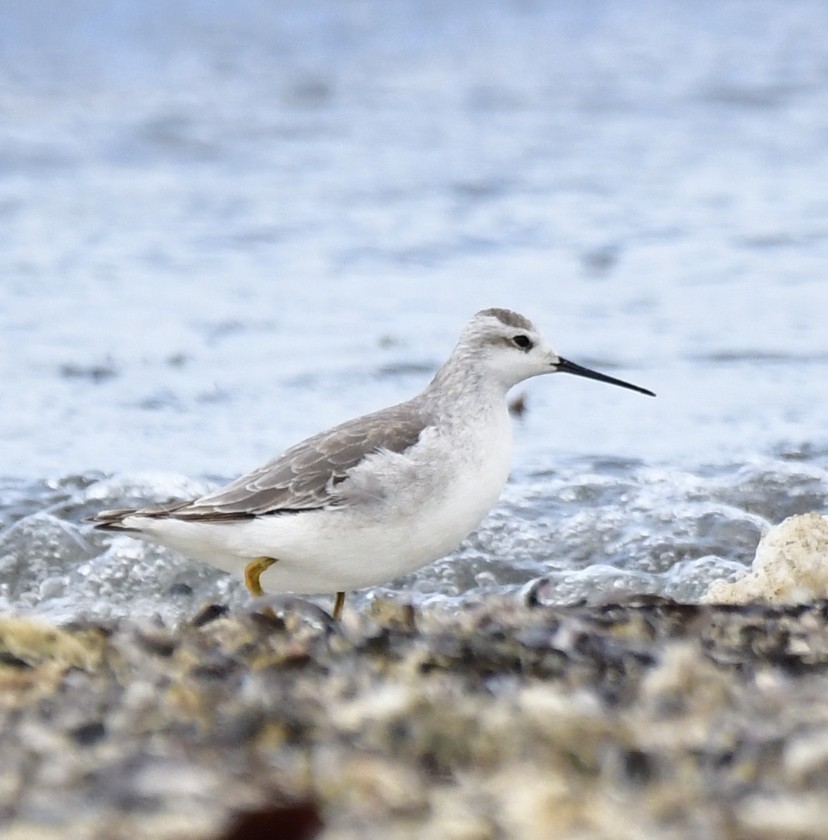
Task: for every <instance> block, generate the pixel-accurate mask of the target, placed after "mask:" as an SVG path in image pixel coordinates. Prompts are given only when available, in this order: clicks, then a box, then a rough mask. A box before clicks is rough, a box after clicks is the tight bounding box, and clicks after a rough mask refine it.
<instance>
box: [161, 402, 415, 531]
mask: <svg viewBox="0 0 828 840" xmlns="http://www.w3.org/2000/svg"><path fill="white" fill-rule="evenodd" d="M428 425H429V418H428V417H426V416H424V415H423V414H421V413H419V412H418V411H416V410H415V409H414V407H413V406H412V405H411V404H410V403H402V404H400V405H397V406H392V407H391V408H386V409H383V410H382V411H378V412H375V413H374V414H368V415H366V416H364V417H359V418H357V419H355V420H350V421H348V422H347V423H343V424H342V425H340V426H336V427H335V428H333V429H331V430H329V431H327V432H322V433H321V434H318V435H315V436H314V437H311V438H308V439H307V440H305V441H303V442H302V443H299V444H296V445H295V446H292V447H291V448H290V449H288V450H286V451H285V452H284V453H283V454H282V455H280V456H279V457H278V458H275V459H274V460H272V461H270V462H268V463H267V464H265V465H264V466H262V467H259V468H258V469H255V470H253V471H252V472H250V473H247V474H246V475H243V476H241V477H240V478H237V479H236V480H235V481H233V482H232V483H230V484H228V485H227V486H225V487H223V488H221V489H219V490H216V491H215V492H214V493H210V494H209V495H207V496H203V497H202V498H200V499H196V500H195V501H193V502H191V503H189V504H186V505H185V506H183V507H176V508H174V509H172V510H168V511H164V512H159V514H158V515H161V516H165V517H166V516H171V517H175V518H176V519H189V520H200V521H210V520H214V521H221V520H231V519H244V518H249V517H251V516H261V515H263V514H270V513H287V512H290V511H300V510H313V509H319V508H330V507H337V506H340V505H341V504H342V503H343V497H342V496H341V495H339V494H338V493H337V487H338V486H340V485H342V484H343V483H344V482H345V479H347V477H348V473H349V472H350V471H351V470H352V469H353V468H354V467H356V466H357V465H358V464H359V463H360V462H361V461H362V460H363V459H364V458H365V457H366V456H367V455H370V454H372V453H374V452H379V451H381V450H389V451H391V452H397V453H402V452H405V451H406V450H407V449H409V448H410V447H412V446H414V444H416V443H417V441H418V440H419V438H420V434H421V433H422V432H423V430H424V429H425V428H426V427H427V426H428ZM150 515H152V514H150Z"/></svg>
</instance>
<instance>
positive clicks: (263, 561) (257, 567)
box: [244, 557, 277, 598]
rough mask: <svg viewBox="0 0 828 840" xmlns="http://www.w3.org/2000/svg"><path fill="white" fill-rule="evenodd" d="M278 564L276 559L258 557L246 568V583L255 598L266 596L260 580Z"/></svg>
mask: <svg viewBox="0 0 828 840" xmlns="http://www.w3.org/2000/svg"><path fill="white" fill-rule="evenodd" d="M276 562H277V561H276V558H274V557H257V558H256V559H255V560H251V561H250V562H249V563H248V564H247V565H246V566H245V567H244V583H245V585H246V586H247V589H248V591H249V592H250V594H251V595H252V596H253V597H254V598H258V597H260V596H261V595H264V589H262V585H261V584H260V583H259V578H260V577H261V576H262V574H264V572H266V571H267V570H268V569H269V568H270V567H271V566H272V565H273V564H274V563H276Z"/></svg>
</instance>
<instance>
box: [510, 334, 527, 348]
mask: <svg viewBox="0 0 828 840" xmlns="http://www.w3.org/2000/svg"><path fill="white" fill-rule="evenodd" d="M512 343H513V344H514V345H515V346H516V347H520V349H521V350H531V349H532V339H531V338H529V336H528V335H523V333H520V334H519V335H516V336H515V337H514V338H513V339H512Z"/></svg>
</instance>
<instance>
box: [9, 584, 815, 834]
mask: <svg viewBox="0 0 828 840" xmlns="http://www.w3.org/2000/svg"><path fill="white" fill-rule="evenodd" d="M280 606H281V607H282V609H277V610H276V612H275V613H274V614H267V613H262V612H260V613H253V612H250V613H241V614H231V613H230V612H228V611H227V610H226V609H225V608H223V607H221V606H220V605H211V606H208V607H205V608H204V609H203V610H201V612H200V613H199V614H198V615H196V616H194V617H193V619H192V620H191V621H190V622H188V623H186V624H183V625H181V626H178V627H175V628H170V627H165V626H163V625H162V624H161V623H160V622H154V621H152V620H148V619H141V620H135V621H121V622H116V623H108V624H95V623H83V624H75V625H69V626H65V627H60V628H58V627H53V626H50V625H47V624H44V623H41V622H36V621H34V620H31V619H27V618H22V617H4V618H0V721H2V726H0V835H2V837H3V838H5V840H23V838H26V840H29V839H31V840H35V838H37V840H49V838H66V837H72V838H74V839H75V840H85V838H90V840H92V839H94V840H98V838H101V840H102V839H103V838H107V839H109V838H112V840H117V838H124V840H126V838H130V840H141V838H153V840H172V838H182V840H183V838H187V839H188V840H200V839H201V838H204V840H207V838H211V840H212V838H236V840H238V838H256V837H280V838H281V837H283V838H302V837H315V836H319V837H323V838H326V839H327V838H330V840H334V838H335V839H336V840H356V839H357V838H364V837H368V836H370V837H383V838H445V839H446V840H452V838H456V839H457V840H478V838H480V840H487V839H488V838H491V840H494V838H526V839H527V840H534V838H538V840H540V838H550V837H556V838H557V837H560V838H569V837H571V838H579V840H584V839H586V840H589V838H614V840H619V838H622V839H623V838H630V839H631V840H632V838H635V840H641V839H642V838H648V837H652V838H656V837H657V838H685V837H705V838H711V839H712V840H715V838H737V840H738V838H744V840H749V839H750V840H755V839H756V838H811V837H813V838H822V837H825V836H826V834H827V833H828V798H826V796H825V788H826V784H828V602H824V601H819V602H815V603H813V604H811V605H808V606H755V605H750V606H714V605H703V606H688V605H681V604H676V603H673V602H669V601H663V600H655V599H640V600H636V601H633V602H629V603H625V604H620V605H612V604H610V605H606V606H590V607H587V606H574V607H544V606H534V607H533V606H524V605H519V604H517V603H515V602H513V601H493V602H489V603H487V604H484V605H480V606H476V607H472V608H468V609H466V610H464V611H462V612H457V611H454V612H448V611H445V612H443V611H439V610H429V611H415V610H413V609H411V608H409V607H404V606H400V605H397V604H391V603H380V604H377V605H376V606H375V609H374V610H373V611H372V612H371V614H357V613H356V612H354V611H352V610H351V611H349V610H346V613H345V616H344V620H343V622H342V623H341V624H340V625H336V624H334V623H333V622H332V621H330V620H329V619H328V618H327V616H325V615H324V614H323V613H322V612H321V611H318V610H317V609H316V608H315V607H312V606H310V605H306V604H304V605H303V604H302V603H301V602H295V601H287V602H283V603H281V604H280Z"/></svg>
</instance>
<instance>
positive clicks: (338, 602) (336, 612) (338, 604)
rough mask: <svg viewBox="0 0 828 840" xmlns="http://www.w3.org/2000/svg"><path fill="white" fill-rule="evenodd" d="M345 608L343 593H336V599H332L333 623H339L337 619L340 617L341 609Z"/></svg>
mask: <svg viewBox="0 0 828 840" xmlns="http://www.w3.org/2000/svg"><path fill="white" fill-rule="evenodd" d="M344 606H345V593H344V592H337V593H336V598H335V599H334V608H333V617H334V621H339V617H340V616H341V615H342V608H343V607H344Z"/></svg>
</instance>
